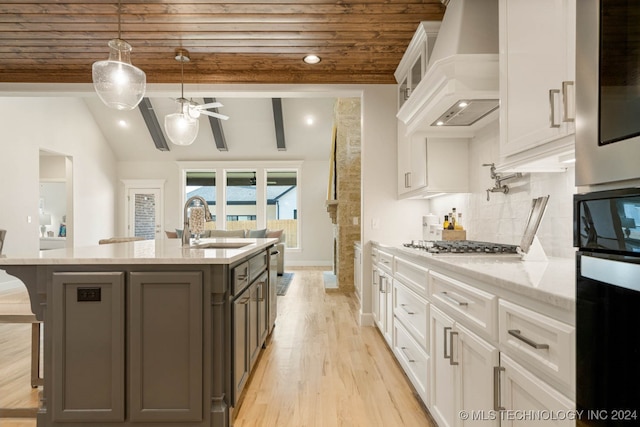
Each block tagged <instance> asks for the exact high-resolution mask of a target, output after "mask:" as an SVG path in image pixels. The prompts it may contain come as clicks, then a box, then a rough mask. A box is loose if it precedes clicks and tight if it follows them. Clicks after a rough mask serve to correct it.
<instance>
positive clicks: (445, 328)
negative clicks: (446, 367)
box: [442, 326, 451, 359]
mask: <svg viewBox="0 0 640 427" xmlns="http://www.w3.org/2000/svg"><path fill="white" fill-rule="evenodd" d="M450 330H451V327H450V326H445V327H444V345H443V346H442V347H443V351H444V358H445V359H451V354H449V355H447V347H449V346H448V345H447V332H449V331H450ZM449 350H451V347H449Z"/></svg>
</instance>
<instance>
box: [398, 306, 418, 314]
mask: <svg viewBox="0 0 640 427" xmlns="http://www.w3.org/2000/svg"><path fill="white" fill-rule="evenodd" d="M400 307H402V309H403V310H404V311H406V312H407V314H416V313H414V312H413V311H409V310H408V309H407V304H400Z"/></svg>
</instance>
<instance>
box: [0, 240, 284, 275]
mask: <svg viewBox="0 0 640 427" xmlns="http://www.w3.org/2000/svg"><path fill="white" fill-rule="evenodd" d="M277 242H278V239H273V238H268V239H240V238H235V239H233V238H215V239H201V240H200V244H201V245H202V244H215V243H222V244H233V243H246V244H247V245H246V246H243V247H241V248H224V249H210V248H204V249H202V248H193V247H192V248H183V247H182V241H181V239H162V240H139V241H135V242H127V243H113V244H108V245H96V246H85V247H76V248H64V249H53V250H47V251H34V252H33V253H30V254H25V255H18V256H3V257H0V270H1V269H2V266H3V265H106V264H231V263H234V262H236V261H239V260H241V259H243V258H245V257H247V256H249V255H251V254H253V253H255V252H258V251H259V250H261V249H265V248H267V247H268V246H270V245H273V244H275V243H277Z"/></svg>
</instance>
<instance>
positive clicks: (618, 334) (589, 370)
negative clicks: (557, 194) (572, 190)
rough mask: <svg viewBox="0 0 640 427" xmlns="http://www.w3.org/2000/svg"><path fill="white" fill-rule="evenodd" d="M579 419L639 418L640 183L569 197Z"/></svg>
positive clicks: (631, 421)
mask: <svg viewBox="0 0 640 427" xmlns="http://www.w3.org/2000/svg"><path fill="white" fill-rule="evenodd" d="M574 246H577V247H578V249H579V250H578V253H577V254H578V255H577V261H576V265H577V274H576V282H577V283H576V328H577V330H576V356H577V357H576V407H577V410H578V411H579V412H578V413H580V411H584V412H582V416H581V417H580V420H579V421H578V423H577V425H578V426H589V427H596V426H598V427H600V426H635V425H639V424H640V387H638V384H640V363H638V362H639V361H640V329H639V328H638V325H639V324H640V188H634V189H623V190H611V191H600V192H593V193H589V194H579V195H575V196H574Z"/></svg>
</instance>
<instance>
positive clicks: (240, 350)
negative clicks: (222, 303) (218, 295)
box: [232, 289, 251, 406]
mask: <svg viewBox="0 0 640 427" xmlns="http://www.w3.org/2000/svg"><path fill="white" fill-rule="evenodd" d="M250 293H251V291H250V289H247V290H246V291H244V292H243V293H242V294H241V295H239V296H238V297H237V298H236V299H235V300H234V301H233V326H232V328H233V329H232V330H233V343H232V346H233V384H234V396H233V406H236V404H237V403H238V399H239V398H240V394H241V393H242V389H243V388H244V385H245V384H246V382H247V378H248V377H249V355H248V352H247V351H248V348H247V332H248V330H247V327H248V323H247V321H248V320H249V303H250V300H251V296H250Z"/></svg>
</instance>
